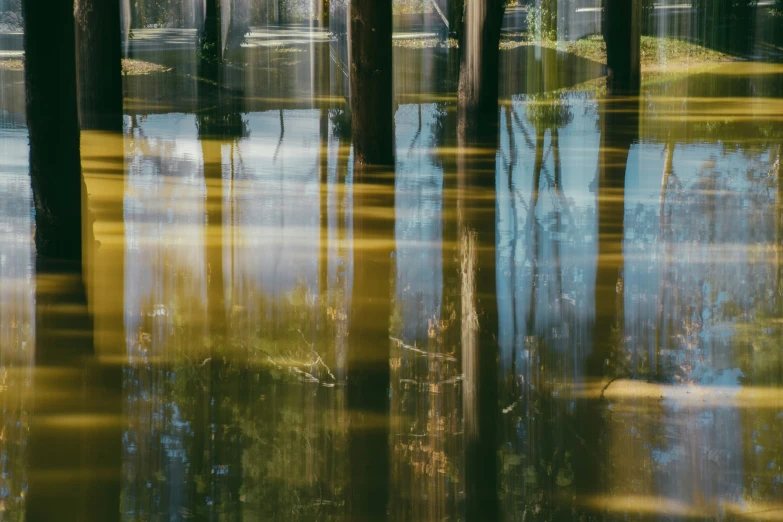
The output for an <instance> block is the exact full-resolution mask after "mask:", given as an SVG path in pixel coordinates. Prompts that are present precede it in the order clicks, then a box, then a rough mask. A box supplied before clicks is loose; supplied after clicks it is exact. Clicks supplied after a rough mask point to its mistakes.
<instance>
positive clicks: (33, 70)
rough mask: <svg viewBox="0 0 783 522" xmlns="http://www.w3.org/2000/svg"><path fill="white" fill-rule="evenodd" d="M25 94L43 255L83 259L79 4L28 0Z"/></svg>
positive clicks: (39, 245)
mask: <svg viewBox="0 0 783 522" xmlns="http://www.w3.org/2000/svg"><path fill="white" fill-rule="evenodd" d="M22 8H23V12H24V20H25V32H24V46H25V92H26V99H25V102H26V107H27V127H28V131H29V134H30V178H31V181H32V187H33V197H34V199H35V210H36V214H35V244H36V248H37V250H38V255H39V256H43V257H48V258H63V259H69V260H79V259H81V255H82V251H81V241H82V238H81V191H82V187H81V184H82V179H81V164H80V158H79V115H78V111H77V103H76V52H75V50H76V47H75V42H74V18H73V5H72V4H70V3H69V2H65V1H62V0H35V1H33V0H25V2H24V3H23V4H22Z"/></svg>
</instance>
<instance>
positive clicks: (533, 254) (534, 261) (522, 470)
mask: <svg viewBox="0 0 783 522" xmlns="http://www.w3.org/2000/svg"><path fill="white" fill-rule="evenodd" d="M525 110H526V120H527V121H528V122H529V123H530V124H531V125H532V127H533V129H534V135H533V136H531V135H530V133H529V132H528V128H527V126H526V125H525V124H524V123H523V121H522V120H521V119H520V117H519V116H518V114H517V112H516V108H515V107H514V106H513V105H509V106H506V107H505V108H504V113H505V123H506V130H507V136H508V140H509V145H508V157H505V156H503V157H502V160H501V161H503V163H505V165H504V166H505V170H506V171H507V176H508V193H509V205H510V212H511V220H512V222H513V225H512V226H511V234H512V235H511V239H510V241H511V245H510V248H509V250H510V253H509V255H510V259H509V265H510V269H511V274H510V277H511V279H510V282H509V283H510V288H511V289H512V290H511V292H512V294H511V297H510V302H509V303H508V306H509V310H510V311H509V314H510V317H515V318H516V319H515V322H517V321H521V324H520V323H517V324H516V326H515V333H514V347H513V348H512V349H511V355H510V361H509V366H508V367H507V368H506V369H507V371H508V373H507V376H506V378H505V384H504V387H505V394H506V397H504V399H503V403H504V404H505V405H507V409H506V410H504V416H503V423H504V425H505V426H504V430H505V435H504V437H505V438H506V440H508V441H509V442H510V447H509V453H508V454H506V455H504V462H505V466H504V467H503V468H502V469H503V473H504V475H505V482H506V488H507V490H508V492H509V494H510V496H509V497H508V500H507V502H510V503H511V504H510V505H508V506H507V508H506V509H507V510H512V512H517V511H521V512H522V513H523V514H524V515H523V516H525V517H531V516H532V517H533V520H547V519H557V517H559V516H562V515H564V513H565V512H566V511H567V510H570V507H567V506H566V505H565V503H563V502H561V500H562V499H557V498H554V497H553V496H552V495H556V494H557V492H558V491H559V490H562V489H563V488H567V487H568V486H569V485H570V484H571V482H572V480H573V471H572V469H571V459H572V453H573V451H574V450H575V449H577V448H573V447H571V446H569V442H571V441H568V440H566V434H567V433H568V430H567V429H566V428H565V426H563V425H562V424H563V423H566V424H570V423H571V422H573V421H572V420H571V419H570V414H569V412H568V411H567V407H566V404H565V402H564V401H563V400H562V399H561V400H558V388H559V387H560V386H561V385H562V383H563V379H564V378H566V379H568V377H567V376H568V375H569V373H571V372H573V368H571V369H570V371H569V367H570V366H571V365H570V364H569V363H568V360H569V358H568V357H564V356H563V354H560V353H559V349H556V348H555V347H554V346H550V345H551V344H552V343H555V344H557V343H558V341H556V340H555V339H553V338H551V336H550V335H549V334H546V333H545V332H546V330H547V326H545V324H549V323H550V322H551V321H553V320H554V318H553V317H548V316H549V315H550V313H552V312H554V314H555V316H560V318H559V320H555V322H556V323H561V322H563V321H566V322H567V321H568V314H567V312H565V310H561V307H562V306H563V304H562V302H561V300H562V296H563V295H564V294H563V291H564V290H563V283H562V278H563V274H562V271H563V270H564V268H563V266H562V264H561V259H560V240H557V239H556V240H555V241H554V242H553V243H552V245H551V246H550V247H549V248H543V247H542V245H541V244H540V237H541V235H542V233H544V232H545V230H546V229H548V228H550V227H551V231H550V232H549V233H551V234H554V236H555V237H560V236H562V234H563V233H564V230H563V224H564V217H566V218H567V217H570V210H569V206H570V204H569V201H568V198H567V197H566V195H565V194H564V192H563V186H562V179H561V174H562V165H561V153H560V141H559V131H560V129H561V128H563V127H565V126H567V125H568V124H569V123H570V122H571V121H572V120H573V114H572V112H571V107H570V102H569V100H568V99H567V97H566V96H565V95H563V94H561V93H544V94H541V95H538V96H534V97H531V98H530V99H529V100H528V101H527V103H526V105H525ZM517 129H519V131H517ZM547 131H549V138H550V140H549V147H547V148H546V149H545V147H544V145H545V138H546V133H547ZM520 138H521V139H522V141H523V142H524V143H522V144H519V143H517V142H518V140H519V139H520ZM525 146H527V147H528V148H532V149H533V150H534V158H535V159H534V162H533V171H532V173H531V174H532V175H531V186H530V188H529V194H530V196H529V198H528V200H527V201H525V198H524V196H523V195H522V193H521V191H520V190H519V188H518V187H517V186H516V185H515V182H514V179H515V170H516V169H517V168H518V165H517V163H518V160H517V158H518V155H519V150H518V147H525ZM550 157H551V160H552V165H553V168H552V169H551V170H550V168H549V167H548V166H547V165H548V162H549V159H550ZM541 191H546V192H551V193H552V196H553V202H554V208H552V210H550V211H549V213H548V214H546V215H541V216H539V215H538V214H537V211H538V202H539V194H540V193H541ZM523 213H524V214H523ZM542 220H543V221H542ZM571 220H572V221H573V218H572V219H571ZM569 224H571V225H573V223H569ZM520 241H523V242H524V246H522V245H520V244H519V242H520ZM520 251H523V252H525V254H524V255H525V258H524V259H517V253H518V252H520ZM545 251H548V255H551V256H552V259H551V261H544V260H542V259H541V256H542V254H543V253H544V252H545ZM549 263H552V266H551V267H550V268H547V266H546V265H548V264H549ZM521 266H525V267H527V271H529V273H528V275H527V277H528V278H529V283H528V284H527V285H525V286H527V287H528V290H527V292H529V294H528V297H527V299H528V301H529V302H527V303H521V302H518V301H517V299H518V298H522V295H519V294H518V293H517V292H516V289H517V287H518V286H519V285H520V284H524V283H522V281H517V280H516V277H517V275H520V276H522V277H525V276H524V275H523V274H522V273H521V272H520V269H519V268H518V267H521ZM552 271H554V273H551V272H552ZM550 278H553V280H552V279H550ZM550 285H552V286H551V288H550V290H547V288H548V287H550ZM540 298H553V299H554V301H553V302H551V303H549V304H546V303H539V302H538V301H539V299H540ZM522 310H526V311H527V312H526V313H522ZM547 310H550V311H549V312H547ZM538 314H541V316H542V317H537V315H538ZM552 327H555V326H554V323H553V324H552ZM574 333H575V334H576V332H574ZM566 335H568V334H566ZM577 335H578V334H577ZM560 342H562V341H560ZM518 355H522V356H523V357H524V359H522V360H518ZM504 453H505V452H504Z"/></svg>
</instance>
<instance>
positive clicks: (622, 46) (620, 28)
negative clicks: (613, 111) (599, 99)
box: [604, 0, 641, 95]
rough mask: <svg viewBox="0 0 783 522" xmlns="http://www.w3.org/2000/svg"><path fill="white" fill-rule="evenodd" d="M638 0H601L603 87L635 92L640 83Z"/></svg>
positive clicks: (639, 19)
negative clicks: (602, 9) (604, 65)
mask: <svg viewBox="0 0 783 522" xmlns="http://www.w3.org/2000/svg"><path fill="white" fill-rule="evenodd" d="M640 4H641V0H604V16H605V26H604V40H605V41H606V65H607V75H606V90H607V92H608V94H610V95H612V94H617V95H634V94H638V92H639V86H640V84H641V50H640V47H641V5H640Z"/></svg>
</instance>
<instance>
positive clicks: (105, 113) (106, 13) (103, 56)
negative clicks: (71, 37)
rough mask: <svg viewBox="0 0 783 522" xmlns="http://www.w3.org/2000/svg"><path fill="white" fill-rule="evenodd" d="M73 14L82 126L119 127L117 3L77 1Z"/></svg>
mask: <svg viewBox="0 0 783 522" xmlns="http://www.w3.org/2000/svg"><path fill="white" fill-rule="evenodd" d="M75 16H76V45H77V59H76V62H77V71H78V85H79V117H80V123H81V128H82V129H96V130H112V131H119V130H122V63H121V60H122V48H121V45H122V31H121V27H120V2H119V1H116V0H111V1H107V0H76V9H75Z"/></svg>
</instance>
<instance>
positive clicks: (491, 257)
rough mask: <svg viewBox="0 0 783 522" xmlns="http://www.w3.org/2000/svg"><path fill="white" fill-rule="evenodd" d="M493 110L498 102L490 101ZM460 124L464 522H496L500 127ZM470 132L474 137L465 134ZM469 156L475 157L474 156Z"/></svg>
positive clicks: (484, 121) (482, 123)
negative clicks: (496, 185)
mask: <svg viewBox="0 0 783 522" xmlns="http://www.w3.org/2000/svg"><path fill="white" fill-rule="evenodd" d="M495 104H496V106H497V99H496V100H495ZM467 114H468V112H465V111H461V112H460V115H459V118H460V121H459V122H458V128H459V131H458V150H459V151H460V153H459V155H458V158H457V162H458V163H457V222H458V225H457V227H458V232H457V240H458V241H459V259H460V265H461V269H460V272H461V278H462V281H461V288H462V291H461V294H462V300H461V305H460V309H461V318H462V319H461V329H462V340H461V346H462V368H463V370H462V372H463V375H464V381H463V413H464V416H465V421H464V423H465V424H464V425H465V477H464V478H465V493H466V496H465V499H466V506H465V508H466V509H465V511H466V520H467V521H468V522H477V521H483V522H494V521H497V520H499V519H500V506H499V503H498V465H497V441H498V385H499V383H498V342H497V334H498V310H497V297H496V294H497V288H496V286H497V284H496V274H495V247H496V245H495V228H496V223H495V219H496V218H495V215H496V205H495V169H496V163H495V152H496V151H497V148H498V126H497V122H494V124H493V123H492V121H491V120H490V119H488V118H483V119H482V120H480V121H479V124H478V125H477V124H476V123H475V122H473V123H471V124H469V123H468V122H466V121H464V118H465V117H466V116H467ZM466 129H470V130H471V132H469V133H468V132H465V130H466ZM466 151H479V152H476V153H473V152H466Z"/></svg>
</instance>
